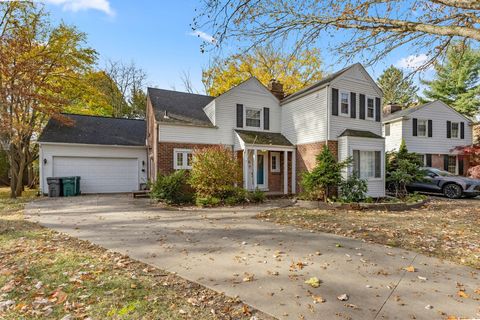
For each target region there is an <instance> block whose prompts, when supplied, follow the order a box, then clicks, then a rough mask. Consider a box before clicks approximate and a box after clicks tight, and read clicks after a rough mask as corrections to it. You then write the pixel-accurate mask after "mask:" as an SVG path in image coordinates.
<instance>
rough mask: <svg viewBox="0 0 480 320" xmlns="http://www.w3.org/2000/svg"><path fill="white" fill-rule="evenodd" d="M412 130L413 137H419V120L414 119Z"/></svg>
mask: <svg viewBox="0 0 480 320" xmlns="http://www.w3.org/2000/svg"><path fill="white" fill-rule="evenodd" d="M412 129H413V132H412V135H413V136H414V137H416V136H417V118H413V119H412Z"/></svg>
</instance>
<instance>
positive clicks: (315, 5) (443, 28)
mask: <svg viewBox="0 0 480 320" xmlns="http://www.w3.org/2000/svg"><path fill="white" fill-rule="evenodd" d="M198 12H201V13H200V14H199V15H198V16H197V17H195V19H194V21H193V24H192V28H193V29H194V30H200V29H202V30H203V31H207V32H208V31H211V32H212V33H213V38H214V39H215V40H216V41H215V42H213V44H212V42H205V43H204V44H203V46H202V50H203V49H204V47H205V46H209V45H214V46H220V45H222V43H225V42H226V41H227V40H228V39H235V40H243V42H242V43H245V40H247V43H248V47H247V49H248V48H249V47H251V46H257V45H258V44H265V43H270V42H272V41H278V40H280V41H287V42H286V43H287V44H290V45H291V43H292V41H293V42H294V45H295V46H296V47H308V46H311V45H319V44H322V45H324V44H327V43H328V42H329V41H330V39H329V37H328V36H331V37H336V38H337V39H338V41H335V43H334V44H333V45H331V46H330V47H331V49H332V50H334V52H335V53H336V55H337V56H338V57H339V59H343V60H344V61H351V60H353V59H358V58H361V59H363V60H364V62H365V63H367V64H372V63H375V62H376V61H378V60H380V59H382V58H384V57H385V56H386V55H388V54H389V53H390V52H392V51H393V50H395V49H397V48H399V47H406V48H409V49H410V50H411V51H412V52H415V53H416V52H425V53H428V54H429V59H428V60H426V61H425V62H424V63H423V64H422V65H421V66H420V67H419V70H421V69H425V68H427V67H429V66H430V65H431V64H432V63H434V62H435V61H437V60H438V59H440V58H442V57H443V56H444V55H445V52H446V48H447V47H448V46H449V44H450V43H451V42H452V41H453V40H456V41H462V42H477V41H480V1H479V0H382V1H379V0H322V1H318V0H206V2H205V5H204V7H203V8H201V9H200V10H198ZM338 30H345V32H343V33H342V34H341V35H339V33H338ZM359 55H360V56H359Z"/></svg>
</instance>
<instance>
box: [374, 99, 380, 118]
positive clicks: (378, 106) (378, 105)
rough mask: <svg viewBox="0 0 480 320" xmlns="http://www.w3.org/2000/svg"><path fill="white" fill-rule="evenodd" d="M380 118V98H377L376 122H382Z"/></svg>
mask: <svg viewBox="0 0 480 320" xmlns="http://www.w3.org/2000/svg"><path fill="white" fill-rule="evenodd" d="M380 117H381V106H380V98H375V121H377V122H380Z"/></svg>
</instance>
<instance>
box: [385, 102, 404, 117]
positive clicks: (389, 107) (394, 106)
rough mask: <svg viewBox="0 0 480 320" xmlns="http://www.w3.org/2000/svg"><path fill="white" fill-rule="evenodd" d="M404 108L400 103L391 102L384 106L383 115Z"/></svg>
mask: <svg viewBox="0 0 480 320" xmlns="http://www.w3.org/2000/svg"><path fill="white" fill-rule="evenodd" d="M402 109H403V105H401V104H399V103H389V104H387V105H385V106H384V107H383V115H384V116H388V115H389V114H392V113H395V112H397V111H400V110H402Z"/></svg>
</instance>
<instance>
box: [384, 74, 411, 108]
mask: <svg viewBox="0 0 480 320" xmlns="http://www.w3.org/2000/svg"><path fill="white" fill-rule="evenodd" d="M378 85H379V86H380V88H382V90H383V101H384V103H385V104H389V103H399V104H402V105H406V106H412V105H413V104H415V102H416V101H417V100H418V97H417V91H418V87H417V86H415V85H414V84H413V81H412V80H411V79H405V75H404V74H403V71H402V70H400V69H398V68H396V67H394V66H393V65H392V66H390V67H388V68H387V69H385V71H383V73H382V75H381V76H380V77H379V78H378Z"/></svg>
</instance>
